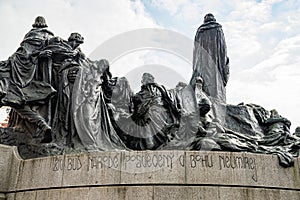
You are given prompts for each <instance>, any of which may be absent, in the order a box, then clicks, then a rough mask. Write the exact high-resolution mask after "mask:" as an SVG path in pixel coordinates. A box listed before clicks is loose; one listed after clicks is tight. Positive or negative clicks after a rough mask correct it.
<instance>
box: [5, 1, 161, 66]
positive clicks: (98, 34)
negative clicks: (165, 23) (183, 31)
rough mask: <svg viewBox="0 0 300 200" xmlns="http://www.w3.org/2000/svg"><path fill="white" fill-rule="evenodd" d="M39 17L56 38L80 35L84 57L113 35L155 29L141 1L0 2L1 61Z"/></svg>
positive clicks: (8, 54) (11, 51)
mask: <svg viewBox="0 0 300 200" xmlns="http://www.w3.org/2000/svg"><path fill="white" fill-rule="evenodd" d="M38 15H42V16H44V17H45V18H46V21H47V24H48V26H49V29H50V30H51V31H53V32H54V33H55V35H58V36H61V37H63V38H67V37H68V36H69V34H70V33H71V32H80V33H82V35H83V36H84V38H85V43H84V44H83V45H82V49H83V50H84V51H85V52H86V53H87V54H89V53H90V52H91V51H92V50H94V49H95V48H96V47H97V46H98V45H99V44H101V43H102V42H103V41H105V40H107V39H109V38H110V37H112V36H113V35H116V34H119V33H121V32H124V31H129V30H133V29H138V28H146V27H147V28H149V27H156V26H157V25H156V24H155V23H154V21H153V20H152V19H151V17H149V16H148V14H147V13H146V12H145V10H144V6H143V4H142V3H141V2H140V1H127V0H112V1H79V0H63V1H61V0H45V1H43V2H41V1H37V0H29V1H26V2H25V1H17V0H14V1H5V2H4V1H1V2H0V25H1V27H2V28H1V38H0V44H1V50H0V58H1V60H4V59H7V57H8V56H10V55H11V54H12V53H13V52H14V51H15V50H16V48H17V47H18V45H19V43H20V42H21V41H22V39H23V37H24V35H25V34H26V33H27V32H28V31H29V30H30V29H31V24H32V23H33V21H34V19H35V17H36V16H38Z"/></svg>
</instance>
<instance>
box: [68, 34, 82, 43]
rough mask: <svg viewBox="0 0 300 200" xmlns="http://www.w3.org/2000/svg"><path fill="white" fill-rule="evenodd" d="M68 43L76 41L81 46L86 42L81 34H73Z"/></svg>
mask: <svg viewBox="0 0 300 200" xmlns="http://www.w3.org/2000/svg"><path fill="white" fill-rule="evenodd" d="M68 41H69V42H71V41H76V42H78V43H79V44H82V43H83V42H84V38H83V37H82V36H81V35H80V34H79V33H71V35H70V37H69V38H68Z"/></svg>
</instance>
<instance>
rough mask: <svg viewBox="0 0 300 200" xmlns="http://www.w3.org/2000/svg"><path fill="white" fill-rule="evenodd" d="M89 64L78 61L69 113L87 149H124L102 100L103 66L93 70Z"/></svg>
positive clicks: (90, 63)
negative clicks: (79, 64)
mask: <svg viewBox="0 0 300 200" xmlns="http://www.w3.org/2000/svg"><path fill="white" fill-rule="evenodd" d="M92 65H94V64H93V63H92V62H91V61H88V60H86V61H84V62H82V63H81V66H82V68H81V69H80V70H79V72H78V75H77V79H76V81H75V84H74V89H73V99H72V101H73V107H72V108H73V112H72V114H73V118H74V122H75V126H76V129H77V133H78V136H79V138H80V140H81V142H82V144H83V145H84V146H85V147H86V148H87V149H89V150H103V151H111V150H125V149H126V147H125V144H124V143H123V142H122V141H121V139H120V138H119V136H118V135H117V133H116V131H115V130H114V128H113V126H112V122H111V120H110V116H109V112H108V108H107V105H106V104H105V101H104V96H103V91H102V87H101V84H102V81H101V79H100V76H101V73H102V72H103V71H104V69H101V68H100V69H95V68H93V66H92ZM98 70H99V71H98Z"/></svg>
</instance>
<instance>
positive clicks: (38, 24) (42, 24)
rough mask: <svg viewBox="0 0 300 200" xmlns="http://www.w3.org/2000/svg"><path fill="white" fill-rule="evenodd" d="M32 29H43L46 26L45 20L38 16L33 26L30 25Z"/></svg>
mask: <svg viewBox="0 0 300 200" xmlns="http://www.w3.org/2000/svg"><path fill="white" fill-rule="evenodd" d="M32 27H33V28H45V27H48V26H47V24H46V20H45V18H44V17H42V16H38V17H37V18H35V20H34V24H32Z"/></svg>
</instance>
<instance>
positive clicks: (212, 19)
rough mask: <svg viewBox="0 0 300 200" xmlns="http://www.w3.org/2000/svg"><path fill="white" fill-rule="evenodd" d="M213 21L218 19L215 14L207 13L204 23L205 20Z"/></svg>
mask: <svg viewBox="0 0 300 200" xmlns="http://www.w3.org/2000/svg"><path fill="white" fill-rule="evenodd" d="M211 21H213V22H215V21H216V19H215V16H214V15H213V14H211V13H208V14H206V15H205V17H204V23H205V22H211Z"/></svg>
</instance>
